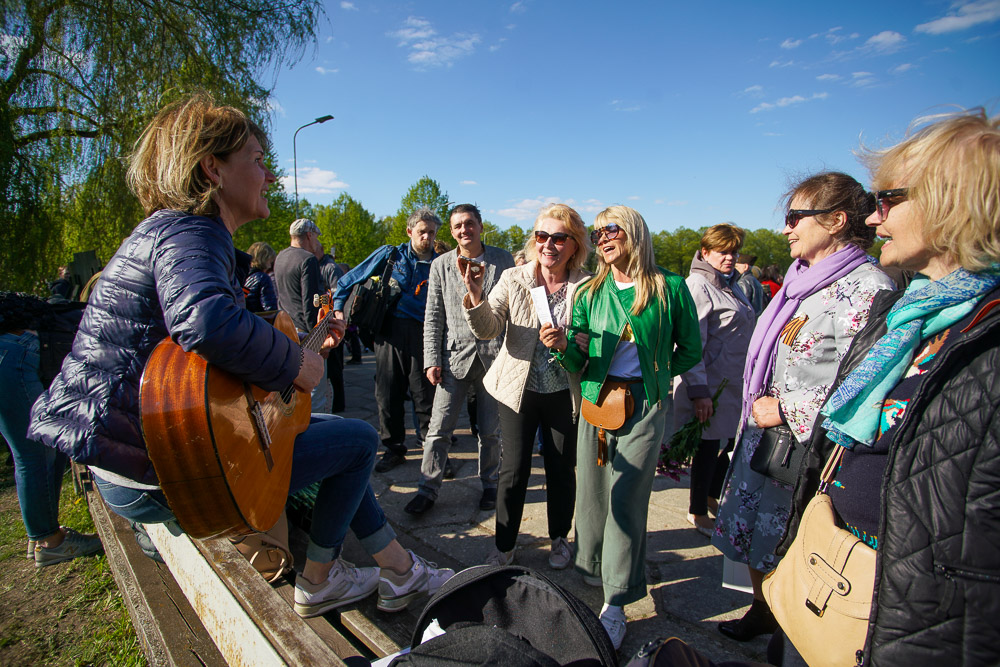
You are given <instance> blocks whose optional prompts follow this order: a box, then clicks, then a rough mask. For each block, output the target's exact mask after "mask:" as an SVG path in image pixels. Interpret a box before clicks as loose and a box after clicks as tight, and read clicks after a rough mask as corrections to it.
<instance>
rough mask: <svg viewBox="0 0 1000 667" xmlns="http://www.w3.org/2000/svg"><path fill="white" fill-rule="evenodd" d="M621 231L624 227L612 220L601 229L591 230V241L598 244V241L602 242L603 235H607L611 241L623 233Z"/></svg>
mask: <svg viewBox="0 0 1000 667" xmlns="http://www.w3.org/2000/svg"><path fill="white" fill-rule="evenodd" d="M621 232H622V228H621V227H619V226H618V225H616V224H615V223H613V222H612V223H611V224H609V225H605V226H604V227H601V228H600V229H595V230H594V231H592V232H590V242H591V243H593V244H594V245H597V244H598V243H600V242H601V237H602V236H607V237H608V240H609V241H614V240H615V239H616V238H618V235H619V234H621Z"/></svg>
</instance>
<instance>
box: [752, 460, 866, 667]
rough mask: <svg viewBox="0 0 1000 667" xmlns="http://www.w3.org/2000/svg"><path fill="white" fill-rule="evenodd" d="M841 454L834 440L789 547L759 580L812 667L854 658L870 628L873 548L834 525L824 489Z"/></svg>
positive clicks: (776, 614) (848, 662)
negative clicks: (773, 566)
mask: <svg viewBox="0 0 1000 667" xmlns="http://www.w3.org/2000/svg"><path fill="white" fill-rule="evenodd" d="M843 455H844V448H843V447H840V446H837V447H836V448H835V451H834V452H833V455H831V456H830V459H829V460H828V461H827V463H826V467H825V468H824V469H823V476H822V480H823V481H822V484H821V485H820V489H819V491H817V492H816V495H815V496H814V497H813V499H812V500H810V501H809V504H808V505H807V506H806V510H805V512H804V513H803V514H802V521H801V523H800V524H799V532H798V533H797V534H796V535H795V539H794V540H793V541H792V545H791V547H790V548H789V549H788V553H787V554H785V557H784V558H782V559H781V562H779V563H778V567H777V568H776V569H774V570H773V571H771V572H769V573H768V574H767V576H765V577H764V582H763V592H764V599H765V600H766V601H767V604H768V606H769V607H770V608H771V611H772V612H773V613H774V617H775V618H776V619H777V620H778V624H779V625H780V626H781V629H782V631H783V632H784V633H785V635H786V636H787V637H788V639H789V640H790V641H791V642H792V644H793V645H794V646H795V648H796V650H798V652H799V654H801V655H802V658H803V659H804V660H805V661H806V663H808V664H809V665H810V667H823V666H824V665H830V666H831V667H833V666H838V667H844V666H845V665H854V664H856V660H855V658H856V655H857V652H858V651H862V650H864V647H865V637H866V636H867V634H868V617H869V614H870V613H871V606H872V594H873V592H874V589H875V550H874V549H872V548H871V547H869V546H868V545H866V544H865V543H864V542H862V541H861V540H860V539H858V538H857V537H855V536H854V534H853V533H851V532H850V531H847V530H844V529H843V528H840V527H839V526H838V525H837V515H836V511H835V510H834V508H833V503H832V502H831V500H830V496H828V495H827V494H826V493H825V491H826V487H827V485H828V484H829V483H830V482H831V481H832V480H833V477H834V475H835V473H836V470H837V467H838V466H839V465H840V460H841V458H843Z"/></svg>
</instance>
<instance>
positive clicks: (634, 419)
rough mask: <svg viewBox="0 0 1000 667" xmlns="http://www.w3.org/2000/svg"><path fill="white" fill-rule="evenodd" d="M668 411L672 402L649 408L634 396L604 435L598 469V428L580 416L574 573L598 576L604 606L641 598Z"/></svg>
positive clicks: (649, 406) (671, 410)
mask: <svg viewBox="0 0 1000 667" xmlns="http://www.w3.org/2000/svg"><path fill="white" fill-rule="evenodd" d="M673 411H674V410H673V399H669V398H668V399H665V400H663V401H660V402H659V403H654V404H653V405H649V404H648V403H647V402H646V400H645V399H643V400H641V401H640V400H638V396H637V397H636V402H635V411H634V412H633V413H632V416H631V417H630V418H629V419H628V420H627V421H626V422H625V424H624V426H622V427H621V428H620V429H618V430H616V431H606V434H607V441H608V464H607V465H606V466H603V467H598V465H597V428H596V427H595V426H593V425H591V424H590V423H588V422H587V421H586V420H585V419H583V417H580V420H579V421H580V423H579V426H578V431H577V470H576V480H577V487H576V569H577V570H578V571H580V572H582V573H583V574H586V575H590V576H594V577H600V578H601V581H602V582H603V584H604V601H605V602H606V603H607V604H612V605H619V606H624V605H626V604H629V603H632V602H636V601H637V600H641V599H642V598H644V597H645V596H646V518H647V516H648V514H649V496H650V493H652V491H653V476H654V475H655V474H656V460H657V458H658V457H659V454H660V443H661V442H662V441H663V434H664V432H665V430H666V428H667V426H668V424H667V421H668V420H671V421H672V415H673ZM671 426H672V425H671Z"/></svg>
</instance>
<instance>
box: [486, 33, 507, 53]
mask: <svg viewBox="0 0 1000 667" xmlns="http://www.w3.org/2000/svg"><path fill="white" fill-rule="evenodd" d="M506 41H507V38H506V37H501V38H500V39H498V40H497V43H496V44H491V45H490V53H495V52H497V51H499V50H500V47H501V46H503V43H504V42H506Z"/></svg>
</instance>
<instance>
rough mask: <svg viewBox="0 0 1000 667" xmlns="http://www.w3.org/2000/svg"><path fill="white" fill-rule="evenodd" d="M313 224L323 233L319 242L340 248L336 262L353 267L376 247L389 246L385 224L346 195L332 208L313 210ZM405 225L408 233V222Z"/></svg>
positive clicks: (319, 207)
mask: <svg viewBox="0 0 1000 667" xmlns="http://www.w3.org/2000/svg"><path fill="white" fill-rule="evenodd" d="M312 220H313V221H314V222H315V223H316V225H317V226H318V227H319V229H320V231H321V232H322V235H321V237H320V238H321V239H322V241H323V244H324V245H326V246H327V247H329V246H330V245H335V246H336V247H337V261H340V262H347V263H348V264H350V265H351V266H354V265H356V264H358V263H359V262H361V261H362V260H364V259H365V258H366V257H367V256H368V255H370V254H371V253H372V251H373V250H375V249H376V248H377V247H379V246H381V245H384V244H386V243H388V242H389V241H387V234H388V229H387V228H386V226H385V223H384V222H382V221H377V220H375V216H374V215H372V213H371V212H369V211H368V210H367V209H366V208H365V207H364V206H362V205H361V202H359V201H357V200H355V199H354V198H352V197H351V196H350V195H349V194H347V193H346V192H344V193H342V194H341V195H340V196H339V197H337V199H336V200H335V201H334V202H333V203H332V204H330V205H329V206H322V205H319V206H315V207H313V217H312ZM403 223H404V229H405V223H406V221H405V219H404V221H403ZM286 237H287V227H286ZM404 238H406V237H405V236H404ZM399 243H402V241H400V242H399Z"/></svg>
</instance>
